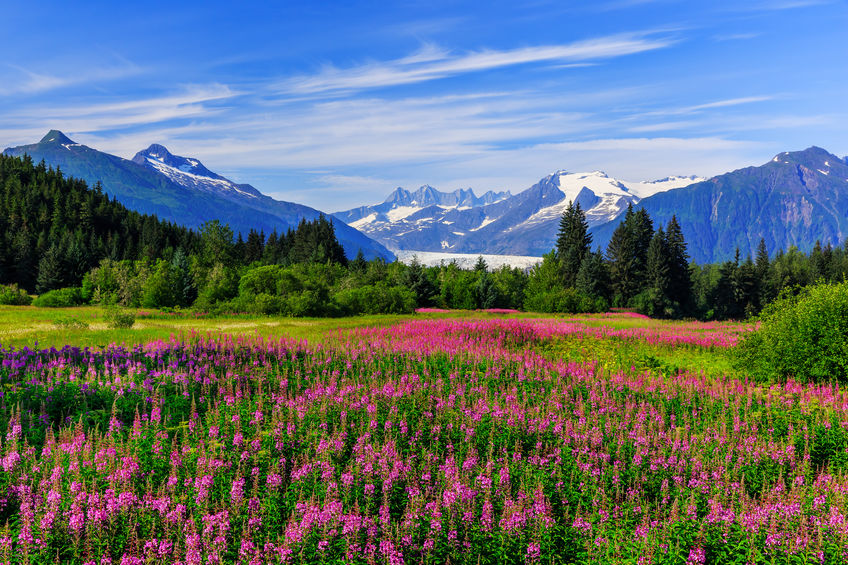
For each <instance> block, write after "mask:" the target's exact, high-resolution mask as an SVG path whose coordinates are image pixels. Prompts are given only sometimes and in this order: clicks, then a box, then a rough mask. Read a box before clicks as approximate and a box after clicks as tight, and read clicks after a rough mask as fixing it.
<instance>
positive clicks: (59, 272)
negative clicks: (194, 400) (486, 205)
mask: <svg viewBox="0 0 848 565" xmlns="http://www.w3.org/2000/svg"><path fill="white" fill-rule="evenodd" d="M0 187H2V194H0V227H2V228H3V229H2V232H0V234H2V235H0V282H2V283H3V284H4V285H7V286H6V287H5V288H4V289H2V290H0V302H4V303H26V302H27V301H28V300H29V298H28V296H29V294H30V293H37V294H38V295H39V296H38V298H37V303H40V304H43V305H48V306H49V305H52V306H61V305H75V304H85V303H99V304H121V305H125V306H132V307H150V308H176V307H179V308H194V309H196V310H203V311H229V312H253V313H262V314H282V315H291V316H331V315H345V314H357V313H381V312H387V313H388V312H391V313H401V312H410V311H412V310H413V309H415V308H420V307H442V308H459V309H478V308H482V309H487V308H509V309H523V310H532V311H539V312H575V313H576V312H601V311H606V310H608V309H609V308H611V307H619V308H629V309H634V310H637V311H639V312H643V313H645V314H648V315H651V316H655V317H668V318H679V317H697V318H701V319H725V318H736V319H740V318H745V317H748V316H751V315H755V314H757V313H758V312H759V311H760V309H761V308H762V307H763V306H764V305H765V304H767V303H768V302H770V301H771V300H773V299H774V298H776V297H777V296H778V295H779V294H781V293H782V292H786V291H787V289H790V290H791V289H797V288H800V287H803V286H805V285H807V284H810V283H813V282H816V281H818V280H827V281H840V280H843V279H844V278H845V276H846V274H848V247H836V248H834V247H831V246H824V247H823V246H821V245H818V244H817V245H816V247H815V248H814V249H813V250H812V252H811V253H809V254H805V253H801V252H800V251H798V250H797V249H795V248H791V249H790V250H788V251H786V252H782V251H781V252H778V253H777V254H776V255H775V256H774V257H769V254H768V252H767V249H766V247H765V243H764V242H760V246H759V251H758V253H757V255H756V257H755V258H750V257H746V258H744V259H742V258H740V257H739V254H738V253H737V256H736V257H735V259H734V260H732V261H725V262H723V263H719V264H711V265H697V264H694V263H691V262H690V261H689V256H688V254H687V247H686V242H685V240H684V237H683V234H682V232H681V229H680V226H679V224H678V223H677V220H676V219H675V218H672V219H671V220H670V221H669V222H668V223H667V224H666V225H664V226H662V225H660V226H655V225H654V222H653V221H652V219H651V218H650V216H649V215H648V213H647V212H646V211H645V210H642V209H640V210H635V211H634V210H633V209H632V207H630V208H628V210H627V212H626V213H625V215H624V219H623V221H622V222H621V224H620V225H619V226H618V228H617V229H616V230H615V232H614V233H613V235H612V237H611V239H610V242H609V244H608V245H607V247H606V249H605V250H601V249H600V248H598V247H596V248H594V250H593V247H592V237H591V234H589V231H588V224H587V222H586V218H585V214H584V213H583V211H582V210H581V208H580V206H579V204H574V203H571V204H569V206H568V207H567V209H566V211H565V212H564V214H563V216H562V218H561V221H560V226H559V232H558V234H557V241H556V246H555V248H554V249H553V250H552V251H551V252H550V253H548V254H546V255H545V256H544V257H543V259H542V261H541V262H540V263H539V264H538V265H536V266H535V267H533V268H531V269H529V270H526V271H525V270H521V269H518V268H510V267H506V266H505V267H501V268H499V269H494V270H492V269H489V268H488V265H486V263H485V261H484V260H483V259H482V258H480V259H479V260H478V261H477V264H476V265H475V266H474V268H472V269H461V268H459V267H458V266H457V265H456V264H455V263H443V264H441V265H438V266H431V267H426V266H424V265H422V264H421V263H420V262H418V261H413V262H412V263H411V264H409V265H404V264H402V263H399V262H392V263H387V262H386V261H383V260H381V259H375V260H371V261H366V260H365V258H364V257H363V255H362V253H361V252H360V253H359V254H358V255H357V256H356V257H355V258H353V259H349V258H348V257H346V256H345V252H344V249H343V248H342V246H341V245H340V244H339V242H338V240H337V239H336V237H335V230H334V227H333V224H332V222H331V221H330V220H328V219H327V218H325V217H324V216H321V217H319V218H317V219H315V220H312V221H307V220H303V221H301V222H300V224H299V225H298V226H297V227H296V228H295V229H289V230H286V231H285V232H284V233H278V232H276V231H275V232H273V233H271V234H267V235H266V234H265V233H263V232H256V231H254V230H251V231H250V233H248V234H247V237H246V238H245V237H243V236H242V234H234V233H233V231H232V230H231V229H230V228H229V227H228V226H227V225H225V224H221V223H220V222H217V221H212V222H208V223H206V224H205V225H204V226H202V228H201V229H199V230H190V229H187V228H184V227H180V226H177V225H175V224H172V223H169V222H163V221H161V220H159V219H157V218H156V217H155V216H151V215H143V214H139V213H137V212H133V211H130V210H128V209H126V208H125V207H124V206H123V205H121V204H120V203H119V202H117V201H116V200H115V199H113V198H109V197H108V196H107V195H105V194H104V193H103V189H102V187H100V186H99V185H95V186H94V187H91V188H90V187H88V186H87V185H86V183H85V182H83V181H80V180H78V179H73V178H66V177H65V176H64V175H63V174H62V172H61V171H60V170H58V169H56V170H54V169H51V168H49V167H47V166H45V164H44V163H43V162H42V163H39V164H34V163H33V162H32V161H31V160H30V159H29V158H28V157H23V158H15V157H8V156H0ZM9 285H16V286H14V287H13V286H9Z"/></svg>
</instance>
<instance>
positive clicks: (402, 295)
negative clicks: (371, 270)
mask: <svg viewBox="0 0 848 565" xmlns="http://www.w3.org/2000/svg"><path fill="white" fill-rule="evenodd" d="M334 298H335V300H336V301H337V302H338V303H339V305H341V307H342V308H343V309H344V310H345V312H346V313H348V314H409V313H411V312H412V311H413V310H415V305H416V297H415V294H414V293H413V292H412V291H411V290H409V289H408V288H405V287H402V286H389V285H387V284H385V283H377V284H375V285H365V286H361V287H359V288H351V289H347V290H343V291H341V292H339V293H337V294H336V295H335V297H334Z"/></svg>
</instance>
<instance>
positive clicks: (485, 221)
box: [471, 216, 496, 231]
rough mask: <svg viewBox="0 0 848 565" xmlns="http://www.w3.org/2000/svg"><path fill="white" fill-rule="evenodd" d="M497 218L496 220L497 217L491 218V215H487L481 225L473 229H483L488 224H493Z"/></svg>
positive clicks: (472, 229)
mask: <svg viewBox="0 0 848 565" xmlns="http://www.w3.org/2000/svg"><path fill="white" fill-rule="evenodd" d="M495 220H496V219H495V218H490V217H489V216H486V217H485V218H483V221H482V222H481V223H480V225H479V226H477V227H476V228H471V231H477V230H482V229H483V228H485V227H486V226H488V225H489V224H491V223H492V222H494V221H495Z"/></svg>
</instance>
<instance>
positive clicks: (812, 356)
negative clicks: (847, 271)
mask: <svg viewBox="0 0 848 565" xmlns="http://www.w3.org/2000/svg"><path fill="white" fill-rule="evenodd" d="M736 363H737V367H738V368H740V369H742V370H744V371H746V372H748V373H749V374H751V375H752V376H753V377H755V378H758V379H761V380H774V379H785V378H790V377H791V378H795V379H798V380H803V381H821V380H831V379H835V380H838V381H846V380H848V282H843V283H840V284H818V285H814V286H809V287H807V288H805V289H804V290H803V291H801V292H800V293H799V294H798V295H797V296H791V295H784V296H781V297H780V298H778V299H777V300H775V301H774V302H772V303H771V304H769V305H768V306H766V308H765V309H764V310H763V312H762V313H761V314H760V327H759V329H757V330H756V331H754V332H753V333H752V334H750V335H749V336H747V337H746V338H745V339H744V340H743V341H742V343H741V344H740V345H739V347H737V350H736Z"/></svg>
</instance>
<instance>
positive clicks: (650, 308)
mask: <svg viewBox="0 0 848 565" xmlns="http://www.w3.org/2000/svg"><path fill="white" fill-rule="evenodd" d="M645 282H646V286H647V288H646V289H645V290H644V291H643V292H642V293H641V294H640V298H641V299H642V302H643V304H641V309H642V310H644V313H645V314H648V315H649V316H654V317H658V318H668V317H671V316H673V315H674V314H675V311H676V305H675V303H674V301H673V300H672V299H671V296H670V294H671V292H670V290H671V261H670V257H669V253H668V242H667V240H666V234H665V231H663V228H662V226H660V227H659V228H657V231H656V233H655V234H654V236H653V237H652V238H651V243H650V244H649V245H648V253H647V258H646V268H645Z"/></svg>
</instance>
